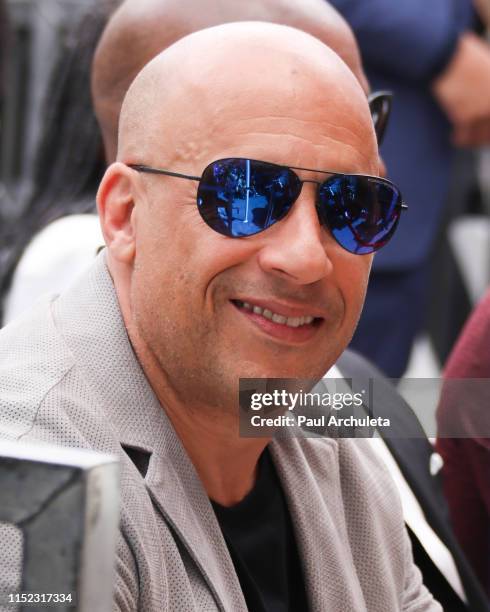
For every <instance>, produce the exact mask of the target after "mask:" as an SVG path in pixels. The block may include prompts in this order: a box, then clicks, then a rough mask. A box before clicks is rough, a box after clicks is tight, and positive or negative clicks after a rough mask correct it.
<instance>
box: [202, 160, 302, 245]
mask: <svg viewBox="0 0 490 612" xmlns="http://www.w3.org/2000/svg"><path fill="white" fill-rule="evenodd" d="M300 192H301V181H300V180H299V178H298V177H297V176H296V174H295V173H294V172H292V171H291V170H289V168H285V167H282V166H276V165H274V164H269V163H266V162H259V161H254V160H250V159H223V160H220V161H217V162H213V163H212V164H210V165H209V166H207V168H205V170H204V172H203V174H202V177H201V180H200V182H199V187H198V190H197V205H198V208H199V212H200V214H201V217H202V218H203V220H204V221H205V222H206V223H207V224H208V225H209V227H211V228H212V229H213V230H215V231H216V232H219V233H220V234H224V235H225V236H230V237H235V238H238V237H242V236H253V235H254V234H258V233H259V232H262V231H263V230H265V229H267V228H268V227H270V226H271V225H273V224H274V223H275V222H276V221H279V220H280V219H282V218H283V217H284V216H285V215H287V213H288V212H289V210H290V209H291V207H292V205H293V204H294V202H295V200H296V199H297V198H298V196H299V194H300Z"/></svg>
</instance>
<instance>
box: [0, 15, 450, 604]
mask: <svg viewBox="0 0 490 612" xmlns="http://www.w3.org/2000/svg"><path fill="white" fill-rule="evenodd" d="M264 57H266V58H267V62H264ZM305 168H309V169H310V170H306V169H305ZM377 171H378V154H377V145H376V138H375V134H374V130H373V123H372V119H371V116H370V111H369V106H368V104H367V101H366V95H365V92H364V91H363V89H362V87H361V86H360V84H359V81H358V80H357V79H356V78H355V76H354V75H353V74H352V72H351V71H350V70H349V69H348V68H347V66H346V64H345V63H344V62H343V61H342V60H341V59H340V58H339V57H338V56H337V55H336V54H335V53H334V52H333V51H332V50H331V49H330V48H328V47H327V46H325V45H324V44H322V43H321V42H320V41H318V40H317V39H315V38H313V37H311V36H309V35H307V34H305V33H303V32H300V31H298V30H295V29H292V28H288V27H284V26H278V25H271V24H265V23H255V24H254V23H238V24H228V25H223V26H219V27H216V28H211V29H208V30H204V31H202V32H199V33H196V34H192V35H191V36H189V37H186V38H184V39H182V40H181V41H179V42H178V43H176V44H175V45H173V46H171V47H170V48H169V49H167V50H166V51H165V52H163V53H162V54H161V55H159V56H157V57H156V58H155V59H154V60H153V61H152V62H150V63H149V64H148V65H147V66H146V67H145V68H144V69H143V70H142V72H140V73H139V75H138V76H137V78H136V80H135V81H134V83H133V84H132V86H131V88H130V90H129V92H128V94H127V96H126V99H125V101H124V104H123V108H122V111H121V118H120V127H119V144H118V150H117V161H116V163H114V164H112V165H111V166H110V167H109V169H108V170H107V172H106V174H105V176H104V179H103V181H102V183H101V185H100V189H99V193H98V205H99V213H100V218H101V226H102V231H103V234H104V238H105V241H106V244H107V249H106V250H105V251H104V252H103V253H102V254H101V255H100V256H99V258H98V259H97V261H96V262H95V265H94V266H93V267H92V269H91V270H90V271H89V272H88V274H87V275H86V276H85V277H83V278H82V279H80V280H79V281H78V282H77V284H76V285H75V286H73V287H72V288H71V289H70V290H68V291H67V292H66V293H65V294H64V295H62V296H61V297H59V298H57V299H54V300H53V301H50V302H49V303H47V304H42V305H41V306H40V307H39V308H37V309H36V310H35V311H34V312H33V313H32V314H29V315H28V316H27V317H26V318H23V319H22V320H20V321H19V322H18V323H15V322H14V323H13V324H11V325H9V326H8V327H7V328H5V329H4V330H3V332H1V338H0V363H1V364H2V368H1V370H0V388H2V389H7V393H6V394H5V393H4V394H3V395H2V408H4V410H3V414H9V415H10V416H9V418H8V419H4V421H3V422H2V423H1V434H2V436H3V437H8V438H15V439H21V440H23V441H29V442H37V441H51V442H55V443H58V444H64V445H68V446H81V447H89V448H94V449H98V450H101V451H104V452H109V453H114V454H117V455H118V456H119V457H120V459H121V467H122V480H121V483H122V516H121V528H120V539H119V545H118V554H117V581H116V586H115V609H116V610H121V611H122V610H124V611H129V610H131V611H136V610H138V611H156V610H162V609H164V610H171V611H172V612H173V611H176V610H182V611H184V610H185V611H186V612H188V611H192V610H195V611H196V612H197V611H202V610H226V611H233V612H241V611H243V612H245V610H247V609H248V610H252V611H254V612H255V611H257V612H260V611H262V610H291V611H293V610H294V611H297V610H307V609H309V610H314V611H318V612H320V611H321V612H323V611H325V610H329V611H338V612H358V611H359V610H366V611H370V612H379V611H380V610H390V611H395V610H403V611H411V612H415V611H422V610H423V611H432V610H441V607H440V606H439V605H438V604H437V603H436V602H435V601H434V600H433V598H432V596H431V595H430V594H429V593H428V591H427V590H426V589H425V587H424V586H423V585H422V583H421V578H420V572H419V571H418V570H417V569H416V568H415V566H414V565H413V560H412V556H411V551H410V545H409V541H408V537H407V534H406V531H405V529H404V525H403V517H402V510H401V506H400V503H399V500H398V497H397V495H396V492H395V490H394V485H393V483H392V481H391V480H390V479H389V477H388V476H387V474H386V473H385V471H384V469H383V468H381V467H380V465H379V463H378V461H377V460H376V458H375V457H374V456H373V455H372V454H371V451H370V449H369V447H368V446H367V445H365V444H364V443H363V441H362V440H357V441H352V440H347V439H345V440H338V441H336V440H333V439H330V438H317V439H306V438H296V437H287V438H283V437H277V438H276V437H275V436H272V435H271V434H270V432H269V433H268V434H267V433H266V434H265V435H264V436H263V437H259V438H256V437H255V438H246V437H240V436H239V434H238V431H237V418H238V417H237V397H238V381H239V378H241V377H255V378H263V377H266V378H278V377H281V378H284V377H294V378H320V377H321V376H322V375H323V373H324V372H325V371H327V370H328V369H329V368H330V366H331V365H332V364H333V363H334V362H335V361H336V360H337V358H338V357H339V355H340V354H341V353H342V351H343V350H344V349H345V347H346V346H347V344H348V342H349V340H350V337H351V336H352V333H353V330H354V327H355V325H356V322H357V320H358V317H359V314H360V311H361V308H362V303H363V299H364V294H365V290H366V284H367V280H368V275H369V270H370V266H371V262H372V252H373V251H374V250H375V249H377V248H379V247H380V246H382V244H384V242H386V241H387V240H388V239H389V237H390V236H391V234H392V231H393V230H394V228H395V226H396V219H397V216H398V214H399V212H400V207H401V201H400V199H399V198H398V195H397V193H398V192H397V191H396V188H395V187H394V186H392V185H391V184H390V183H388V182H387V181H383V180H379V179H376V178H373V176H372V175H376V174H377ZM332 172H333V174H332ZM338 173H343V174H338ZM349 202H350V204H349ZM383 202H384V204H383ZM387 202H391V203H392V204H390V205H387ZM339 207H340V208H339ZM358 211H362V214H361V215H359V212H358ZM379 211H384V212H383V213H382V216H381V217H380V216H379V215H380V212H379ZM364 215H365V216H364ZM22 380H25V381H29V384H27V382H26V384H23V383H22V382H21V381H22ZM5 408H6V409H7V410H5Z"/></svg>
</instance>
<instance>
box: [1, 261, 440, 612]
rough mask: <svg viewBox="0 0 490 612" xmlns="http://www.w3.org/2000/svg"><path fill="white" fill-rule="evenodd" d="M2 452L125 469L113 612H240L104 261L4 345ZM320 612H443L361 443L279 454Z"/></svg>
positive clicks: (302, 444) (301, 446)
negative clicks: (24, 445)
mask: <svg viewBox="0 0 490 612" xmlns="http://www.w3.org/2000/svg"><path fill="white" fill-rule="evenodd" d="M0 415H1V417H0V419H1V420H0V438H4V439H10V440H21V441H25V442H30V443H33V442H35V443H45V442H47V443H54V444H59V445H64V446H70V447H82V448H91V449H95V450H100V451H102V452H105V453H113V454H115V455H118V456H119V458H120V460H121V464H122V470H121V471H122V476H121V489H122V507H121V522H120V536H119V542H118V552H117V560H116V570H117V580H116V584H115V599H114V602H115V603H114V609H115V610H119V611H121V612H122V611H124V612H126V611H128V612H129V611H136V610H138V611H141V612H162V611H168V612H177V611H183V612H184V611H185V612H192V611H195V612H204V611H216V610H224V611H226V612H242V611H245V610H246V604H245V601H244V597H243V594H242V592H241V589H240V584H239V581H238V578H237V575H236V573H235V570H234V567H233V563H232V561H231V558H230V555H229V553H228V549H227V547H226V544H225V541H224V539H223V536H222V534H221V531H220V527H219V525H218V523H217V520H216V517H215V515H214V512H213V509H212V507H211V504H210V502H209V499H208V497H207V495H206V491H205V490H204V488H203V486H202V484H201V482H200V480H199V477H198V476H197V473H196V471H195V469H194V467H193V465H192V463H191V461H190V459H189V457H188V456H187V454H186V452H185V450H184V448H183V446H182V444H181V442H180V440H179V438H178V437H177V435H176V433H175V431H174V430H173V428H172V425H171V424H170V422H169V420H168V418H167V416H166V413H165V411H164V410H163V409H162V407H161V405H160V404H159V402H158V401H157V399H156V397H155V395H154V394H153V392H152V389H151V387H150V385H149V384H148V381H147V380H146V378H145V375H144V373H143V371H142V370H141V368H140V365H139V363H138V361H137V359H136V357H135V354H134V353H133V350H132V347H131V344H130V342H129V340H128V336H127V334H126V329H125V327H124V323H123V321H122V318H121V314H120V310H119V305H118V301H117V297H116V294H115V291H114V286H113V283H112V280H111V277H110V275H109V273H108V270H107V268H106V265H105V257H104V254H103V253H102V254H101V256H99V257H98V259H97V260H96V262H95V264H94V266H93V267H92V268H91V270H90V271H89V272H88V273H87V274H86V275H85V276H84V277H82V278H81V279H80V280H79V281H78V282H77V283H76V284H75V285H74V286H73V287H72V288H71V289H70V290H68V291H67V292H66V293H65V294H63V295H62V296H61V297H57V298H53V299H50V300H45V301H43V302H42V303H40V304H39V305H38V306H37V307H36V308H35V309H34V310H33V311H32V312H30V313H29V314H28V315H26V316H24V317H21V318H20V319H18V320H16V321H14V322H13V323H11V324H10V325H8V326H7V327H6V328H4V329H3V330H2V331H1V332H0ZM270 449H271V453H272V457H273V460H274V463H275V466H276V469H277V471H278V474H279V477H280V479H281V482H282V485H283V488H284V491H285V494H286V498H287V500H288V505H289V510H290V513H291V517H292V522H293V525H294V528H295V532H296V538H297V542H298V550H299V554H300V557H301V561H302V566H303V571H304V580H305V585H306V591H307V594H308V599H309V603H310V609H311V610H312V611H315V612H327V611H328V612H364V611H369V612H396V611H398V610H404V611H407V612H408V611H410V612H415V611H417V612H422V611H429V610H430V611H436V610H437V611H440V610H441V607H440V606H439V604H437V603H436V602H435V601H434V600H433V598H432V596H431V595H430V594H429V593H428V592H427V590H426V589H425V587H424V586H423V585H422V584H421V578H420V572H419V571H418V569H417V568H416V567H415V566H414V565H413V561H412V555H411V550H410V544H409V540H408V537H407V534H406V532H405V528H404V524H403V518H402V511H401V507H400V503H399V500H398V497H397V494H396V492H395V489H394V485H393V483H392V482H391V480H390V477H389V476H388V474H387V473H386V472H385V469H384V467H382V466H381V465H379V463H378V460H377V459H376V458H375V457H374V455H372V454H371V452H370V450H369V448H368V446H367V444H365V441H363V440H337V441H336V440H332V439H322V438H315V439H311V438H309V439H305V438H303V439H298V438H288V439H281V440H279V439H278V440H274V441H273V442H272V443H271V445H270Z"/></svg>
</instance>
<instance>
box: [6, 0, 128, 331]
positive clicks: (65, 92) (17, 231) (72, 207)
mask: <svg viewBox="0 0 490 612" xmlns="http://www.w3.org/2000/svg"><path fill="white" fill-rule="evenodd" d="M118 4H119V2H118V0H103V1H101V2H97V3H93V4H90V10H87V11H86V12H83V13H82V14H81V16H80V17H77V19H76V20H75V21H74V22H73V23H70V24H68V26H67V29H66V32H65V33H64V36H63V37H62V43H61V45H60V47H59V49H58V52H57V57H56V59H55V61H54V63H53V70H52V73H51V79H50V83H49V86H48V88H47V91H48V92H49V95H48V96H47V98H46V100H45V103H44V111H43V118H42V126H43V127H42V133H41V137H40V141H39V145H38V149H37V151H36V155H35V160H34V176H33V190H32V193H31V195H30V197H29V200H28V201H27V203H26V205H25V207H24V209H23V210H22V212H21V214H20V215H19V216H17V218H15V219H14V220H13V221H12V222H10V223H9V224H8V225H7V226H6V227H4V228H2V229H3V236H4V239H3V241H2V244H0V261H2V262H3V265H2V267H1V270H0V323H1V322H2V320H3V321H4V322H5V321H6V320H8V319H10V318H11V317H12V315H13V312H15V311H16V310H17V308H18V305H19V304H30V303H32V300H33V299H35V297H37V296H39V295H40V294H42V292H43V291H42V287H43V284H53V286H52V288H53V289H54V290H58V289H59V288H61V286H62V283H63V282H64V283H66V282H68V280H69V279H70V277H73V274H76V272H77V271H78V270H79V268H78V266H77V263H76V257H71V258H69V259H68V260H65V261H63V260H62V259H61V258H59V257H57V256H56V250H58V251H63V252H66V250H65V249H64V245H65V244H66V242H65V236H64V234H63V233H60V234H59V235H57V236H56V239H55V241H53V240H51V239H49V237H48V239H47V240H43V238H42V237H41V243H40V244H39V243H38V245H39V248H40V251H41V252H44V253H45V257H39V256H36V258H35V261H33V260H32V259H29V261H28V262H25V267H24V268H23V269H22V270H21V271H20V272H21V276H22V281H21V284H20V286H18V288H17V289H16V292H17V290H18V291H19V294H18V295H17V293H16V295H15V296H12V297H13V300H14V303H13V304H12V305H11V306H9V303H8V296H9V292H10V288H11V285H12V280H13V276H14V272H15V271H16V269H17V266H18V264H19V261H20V260H21V257H22V255H23V253H24V251H25V250H26V248H27V246H28V245H29V243H30V242H31V240H33V239H34V238H35V237H36V236H37V235H38V234H39V233H40V232H41V230H42V229H43V228H44V227H46V226H48V225H49V224H50V223H51V222H52V221H55V220H56V219H59V218H62V217H66V216H68V215H77V214H84V213H87V212H94V211H95V194H96V190H97V185H98V182H99V181H100V178H101V176H102V175H103V172H104V169H105V161H104V153H103V144H102V138H101V135H100V131H99V127H98V125H97V120H96V118H95V114H94V111H93V107H92V101H91V97H90V71H91V65H92V59H93V53H94V51H95V47H96V45H97V42H98V40H99V38H100V34H101V32H102V30H103V28H104V26H105V24H106V22H107V19H108V17H109V15H110V14H111V12H112V11H113V10H114V8H115V7H116V6H117V5H118ZM82 225H83V221H82ZM85 226H86V224H85ZM85 235H87V234H85V233H84V231H83V230H82V231H81V232H80V233H79V234H78V237H79V238H80V241H81V243H82V244H81V245H80V247H79V251H81V252H83V253H87V252H89V253H92V252H93V255H95V253H96V249H95V248H94V244H96V245H97V246H98V245H99V244H100V243H101V241H100V235H99V236H98V237H97V239H96V240H92V239H89V241H88V244H86V245H84V244H83V238H84V236H85ZM66 239H67V240H71V241H72V244H73V239H74V237H73V235H70V236H69V237H66ZM54 242H57V244H54ZM36 251H37V253H39V252H40V251H38V248H37V247H36ZM59 266H60V267H59ZM54 269H55V270H56V271H55V272H54V273H53V272H51V273H50V270H54ZM6 301H7V303H6Z"/></svg>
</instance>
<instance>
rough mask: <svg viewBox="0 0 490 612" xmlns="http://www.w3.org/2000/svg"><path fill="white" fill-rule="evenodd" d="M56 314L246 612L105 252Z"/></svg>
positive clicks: (162, 507) (177, 516)
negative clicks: (131, 330) (136, 346)
mask: <svg viewBox="0 0 490 612" xmlns="http://www.w3.org/2000/svg"><path fill="white" fill-rule="evenodd" d="M101 310H102V312H103V314H104V316H102V317H101V316H100V312H101ZM53 316H54V318H55V321H56V325H57V327H58V328H59V330H60V332H61V333H62V334H63V336H64V338H65V341H66V343H67V345H68V346H69V347H70V349H71V351H72V353H73V355H74V357H75V359H76V361H77V364H78V367H80V368H81V370H82V371H83V372H84V375H85V377H86V378H87V380H89V381H90V383H91V386H92V389H93V390H94V393H97V394H98V395H99V400H100V406H101V409H102V410H103V412H104V413H105V415H106V416H107V419H108V421H109V423H110V425H111V427H112V428H113V430H114V432H115V435H116V436H117V437H118V439H119V441H120V443H121V446H122V447H123V448H124V447H126V448H127V447H129V448H132V449H140V450H142V451H144V453H146V454H147V455H149V456H150V460H149V464H148V469H147V472H146V477H145V482H146V484H147V488H148V491H149V493H150V495H151V497H152V500H153V502H154V505H155V506H156V508H157V509H158V511H159V512H160V513H161V514H162V516H163V517H164V519H165V520H166V521H167V523H168V524H169V525H170V527H171V529H172V530H173V533H174V534H175V537H177V538H178V539H179V540H180V541H181V543H182V544H183V546H184V547H185V548H186V549H187V551H188V553H189V555H190V557H191V558H192V559H193V560H194V562H195V563H196V566H197V567H198V568H199V570H200V571H201V573H202V575H203V577H204V579H205V580H206V582H207V584H208V586H209V588H210V590H211V592H212V593H213V595H214V597H215V599H216V602H217V604H218V606H219V607H220V609H221V610H226V611H228V610H233V611H234V612H235V611H236V612H246V610H247V608H246V605H245V600H244V597H243V594H242V591H241V588H240V584H239V581H238V577H237V575H236V572H235V569H234V566H233V562H232V560H231V557H230V555H229V553H228V548H227V546H226V543H225V541H224V538H223V536H222V533H221V529H220V527H219V524H218V522H217V519H216V516H215V514H214V511H213V509H212V507H211V504H210V502H209V499H208V497H207V495H206V492H205V491H204V488H203V486H202V484H201V481H200V479H199V477H198V475H197V473H196V471H195V469H194V466H193V464H192V462H191V461H190V459H189V457H188V456H187V453H186V452H185V449H184V448H183V446H182V444H181V442H180V439H179V437H178V436H177V434H176V433H175V431H174V429H173V427H172V424H171V423H170V421H169V419H168V418H167V415H166V413H165V411H164V409H163V408H162V406H161V405H160V403H159V402H158V400H157V398H156V396H155V394H154V393H153V390H152V388H151V387H150V385H149V383H148V381H147V379H146V376H145V374H144V372H143V370H142V369H141V366H140V365H139V362H138V360H137V358H136V356H135V354H134V352H133V349H132V346H131V343H130V341H129V338H128V336H127V332H126V328H125V326H124V322H123V320H122V316H121V312H120V309H119V304H118V301H117V298H116V294H115V290H114V285H113V283H112V279H111V277H110V275H109V272H108V270H107V268H106V265H105V259H104V253H102V254H101V255H99V257H98V258H97V260H96V262H95V264H94V266H93V267H92V268H91V270H90V271H89V272H88V273H87V276H86V277H83V278H82V280H81V281H80V282H79V283H78V284H76V285H75V286H74V287H73V288H72V289H70V290H69V291H67V292H66V293H65V294H64V295H62V296H61V297H60V298H59V299H58V300H56V301H55V303H54V307H53ZM126 452H127V451H126Z"/></svg>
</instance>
